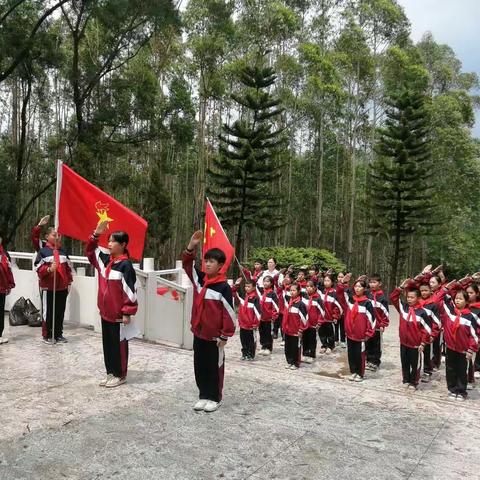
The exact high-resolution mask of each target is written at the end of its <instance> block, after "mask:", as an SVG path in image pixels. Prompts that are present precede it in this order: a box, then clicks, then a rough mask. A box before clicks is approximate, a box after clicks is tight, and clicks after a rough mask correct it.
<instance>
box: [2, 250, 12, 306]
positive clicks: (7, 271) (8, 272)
mask: <svg viewBox="0 0 480 480" xmlns="http://www.w3.org/2000/svg"><path fill="white" fill-rule="evenodd" d="M14 287H15V280H14V279H13V273H12V264H11V263H10V255H9V254H8V252H7V251H5V250H4V249H3V247H2V246H1V245H0V293H7V292H10V290H11V289H12V288H14ZM0 315H3V312H0Z"/></svg>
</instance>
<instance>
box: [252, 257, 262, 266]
mask: <svg viewBox="0 0 480 480" xmlns="http://www.w3.org/2000/svg"><path fill="white" fill-rule="evenodd" d="M253 263H260V264H261V265H263V260H262V259H260V258H257V259H255V261H254V262H253Z"/></svg>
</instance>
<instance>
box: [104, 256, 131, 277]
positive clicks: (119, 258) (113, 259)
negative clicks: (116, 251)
mask: <svg viewBox="0 0 480 480" xmlns="http://www.w3.org/2000/svg"><path fill="white" fill-rule="evenodd" d="M122 260H128V255H127V254H126V253H124V254H123V255H119V256H118V257H110V261H109V262H108V265H107V268H106V269H105V278H106V279H107V280H108V277H109V276H110V271H111V270H112V267H113V264H114V263H117V262H121V261H122Z"/></svg>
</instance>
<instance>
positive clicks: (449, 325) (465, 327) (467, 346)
mask: <svg viewBox="0 0 480 480" xmlns="http://www.w3.org/2000/svg"><path fill="white" fill-rule="evenodd" d="M442 290H443V297H442V299H443V301H442V303H441V306H440V308H441V309H443V312H444V313H445V316H444V317H443V318H444V319H445V320H443V319H442V324H443V336H444V339H445V344H446V345H447V348H449V349H450V350H453V351H454V352H459V353H465V352H472V353H473V352H476V351H477V350H478V335H477V328H478V326H477V320H476V318H475V315H474V314H473V313H472V312H471V310H470V309H469V308H464V309H462V310H458V309H457V307H456V306H455V303H454V301H453V300H452V297H451V296H450V295H449V294H448V293H447V292H445V290H444V289H442Z"/></svg>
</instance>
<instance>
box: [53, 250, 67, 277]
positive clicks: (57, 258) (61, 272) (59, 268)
mask: <svg viewBox="0 0 480 480" xmlns="http://www.w3.org/2000/svg"><path fill="white" fill-rule="evenodd" d="M53 259H54V260H55V263H56V264H57V272H58V274H59V275H60V278H61V279H62V280H63V281H64V282H66V281H67V275H66V273H65V264H64V263H61V262H60V253H59V252H58V248H56V247H54V248H53Z"/></svg>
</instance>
